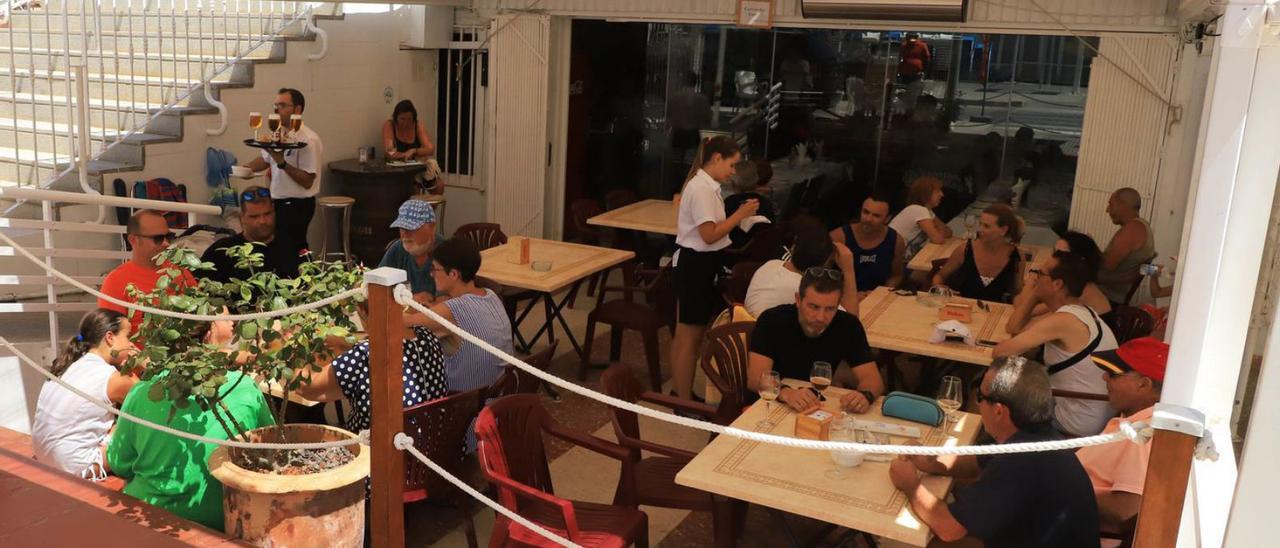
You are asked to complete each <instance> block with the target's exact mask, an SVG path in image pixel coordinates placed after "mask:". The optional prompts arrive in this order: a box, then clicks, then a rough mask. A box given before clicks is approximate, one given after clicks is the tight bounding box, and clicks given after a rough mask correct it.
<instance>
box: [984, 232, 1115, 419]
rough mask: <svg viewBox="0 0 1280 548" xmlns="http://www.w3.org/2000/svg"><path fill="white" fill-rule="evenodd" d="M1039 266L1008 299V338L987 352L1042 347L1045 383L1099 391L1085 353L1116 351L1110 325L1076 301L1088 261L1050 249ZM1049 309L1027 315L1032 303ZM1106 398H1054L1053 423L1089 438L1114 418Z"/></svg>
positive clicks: (1000, 355) (1009, 353) (1002, 354)
mask: <svg viewBox="0 0 1280 548" xmlns="http://www.w3.org/2000/svg"><path fill="white" fill-rule="evenodd" d="M1042 268H1043V270H1040V269H1033V270H1032V274H1033V275H1034V276H1035V279H1034V280H1033V281H1032V282H1031V283H1030V284H1027V285H1029V286H1030V288H1025V287H1024V288H1023V290H1022V291H1021V292H1020V293H1019V294H1018V296H1017V297H1015V298H1014V300H1013V313H1012V314H1011V315H1010V316H1009V323H1008V326H1007V328H1008V331H1009V334H1011V335H1013V338H1011V339H1008V340H1006V341H1004V342H1001V343H1000V344H998V345H996V347H995V348H994V349H993V350H992V356H994V357H996V358H1004V357H1007V356H1016V355H1019V354H1024V353H1027V352H1031V351H1033V350H1035V349H1036V348H1039V347H1041V346H1043V347H1044V363H1045V365H1046V366H1047V367H1048V369H1049V382H1050V383H1052V384H1053V388H1055V389H1058V390H1069V391H1072V392H1084V393H1087V394H1102V393H1103V391H1104V390H1106V385H1105V384H1104V383H1103V382H1102V379H1101V378H1099V377H1098V371H1097V370H1096V369H1094V367H1093V362H1092V361H1090V359H1089V355H1090V354H1093V353H1094V352H1103V351H1106V350H1115V348H1116V346H1117V345H1116V337H1115V335H1114V334H1113V333H1112V332H1111V327H1110V326H1108V325H1107V323H1106V322H1104V321H1102V318H1101V316H1099V315H1098V313H1097V312H1095V311H1094V310H1093V309H1092V308H1089V307H1088V306H1086V305H1085V304H1084V303H1083V302H1081V301H1080V298H1081V296H1082V295H1084V288H1085V286H1087V285H1088V284H1089V281H1090V280H1091V279H1092V278H1093V272H1092V271H1091V269H1090V268H1089V264H1088V261H1086V260H1085V259H1084V257H1082V256H1080V255H1077V254H1074V253H1064V252H1061V251H1058V252H1055V253H1054V254H1053V257H1050V258H1049V260H1048V261H1046V262H1045V263H1044V266H1043V267H1042ZM1041 303H1043V304H1044V305H1045V306H1046V307H1048V309H1049V310H1051V311H1053V312H1052V313H1049V314H1044V315H1041V316H1037V317H1032V316H1033V314H1034V312H1035V308H1036V305H1037V304H1041ZM1115 414H1116V413H1115V410H1114V409H1112V408H1111V406H1110V405H1107V402H1103V401H1093V400H1084V399H1079V398H1058V401H1057V405H1056V406H1055V408H1054V419H1053V425H1054V427H1056V428H1057V429H1058V430H1059V431H1061V432H1062V433H1063V434H1066V435H1069V436H1073V437H1074V436H1091V435H1093V434H1097V433H1098V432H1100V431H1101V430H1102V427H1103V426H1104V425H1106V424H1107V420H1109V419H1111V417H1113V416H1115Z"/></svg>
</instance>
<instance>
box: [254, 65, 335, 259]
mask: <svg viewBox="0 0 1280 548" xmlns="http://www.w3.org/2000/svg"><path fill="white" fill-rule="evenodd" d="M306 106H307V99H306V97H304V96H303V95H302V92H301V91H298V90H296V89H292V88H281V89H280V91H278V92H277V93H276V102H275V104H273V105H272V107H273V108H274V109H275V112H276V114H279V115H280V124H281V126H280V127H282V128H284V129H283V131H284V132H285V134H290V132H291V130H292V125H291V123H290V122H291V120H292V119H293V117H294V116H297V117H298V118H299V119H301V118H302V111H303V110H305V109H306ZM290 137H291V138H292V139H293V140H295V141H297V142H299V143H306V144H307V146H305V147H303V148H300V149H296V150H286V151H283V152H274V151H267V150H263V151H262V156H261V157H258V158H254V159H253V161H251V162H249V163H248V164H247V165H246V167H248V168H249V169H251V170H253V172H254V173H257V172H259V171H262V170H264V169H267V168H271V173H270V174H269V178H270V180H271V199H272V201H274V202H275V205H276V230H278V231H281V232H286V233H288V234H289V236H291V238H290V239H292V240H294V241H296V242H301V243H302V244H303V246H304V247H306V243H307V227H309V226H311V218H312V217H314V216H315V213H316V195H317V194H319V193H320V169H321V167H323V164H322V163H321V159H322V158H323V157H324V144H323V143H321V142H320V136H319V135H317V134H316V132H315V131H312V130H311V127H310V126H308V125H306V124H301V125H300V126H299V127H298V129H297V130H296V131H292V134H291V135H290Z"/></svg>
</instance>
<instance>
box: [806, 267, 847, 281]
mask: <svg viewBox="0 0 1280 548" xmlns="http://www.w3.org/2000/svg"><path fill="white" fill-rule="evenodd" d="M804 274H805V275H806V276H809V277H811V278H821V277H823V276H825V277H827V278H831V279H832V280H835V281H837V282H842V281H844V273H843V272H840V271H839V270H836V269H834V268H826V267H821V266H812V267H809V268H807V269H805V271H804Z"/></svg>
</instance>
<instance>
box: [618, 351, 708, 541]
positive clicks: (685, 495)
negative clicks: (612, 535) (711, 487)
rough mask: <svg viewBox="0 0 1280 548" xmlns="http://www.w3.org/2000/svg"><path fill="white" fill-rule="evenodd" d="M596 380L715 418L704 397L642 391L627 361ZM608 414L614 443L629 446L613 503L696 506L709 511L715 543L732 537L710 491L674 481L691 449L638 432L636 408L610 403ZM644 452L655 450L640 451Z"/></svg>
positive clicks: (625, 394) (623, 393) (624, 393)
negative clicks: (697, 399)
mask: <svg viewBox="0 0 1280 548" xmlns="http://www.w3.org/2000/svg"><path fill="white" fill-rule="evenodd" d="M600 385H601V386H602V387H603V388H604V392H605V393H606V394H608V395H610V396H613V397H615V398H618V399H620V400H623V401H626V402H630V403H636V402H638V401H644V402H648V403H654V404H657V405H661V406H663V407H667V408H670V409H675V410H680V411H684V412H686V413H692V414H695V415H700V416H702V417H705V418H707V419H711V418H714V417H715V415H716V408H715V407H712V406H710V405H707V404H704V403H698V402H694V401H689V400H684V399H680V398H677V397H674V396H668V395H665V394H660V393H658V392H653V391H645V390H644V388H643V387H642V386H640V382H639V381H637V380H636V377H635V375H633V374H632V373H631V369H630V367H628V366H627V365H626V364H622V363H615V364H613V365H612V366H610V367H609V369H607V370H605V372H604V374H603V375H601V376H600ZM609 411H610V415H609V418H610V420H611V422H612V423H613V432H614V435H615V436H617V438H618V443H620V444H622V446H623V447H626V448H628V449H630V450H631V456H630V457H629V458H630V461H631V466H630V470H631V471H632V472H633V473H632V474H631V475H630V476H627V475H623V476H621V477H619V478H618V491H617V494H616V495H615V498H614V501H613V502H614V504H622V505H625V506H634V505H637V504H643V505H646V506H661V507H663V508H679V509H682V510H696V511H699V512H713V515H712V522H713V524H714V529H715V534H716V538H717V540H721V541H722V542H719V543H717V544H718V545H721V546H725V545H729V544H731V543H732V542H731V541H732V538H731V537H729V536H727V535H732V527H733V523H732V521H731V520H732V518H731V517H728V515H727V514H725V515H720V514H721V513H720V512H715V510H716V507H715V504H714V500H713V499H712V497H711V494H710V493H707V492H706V491H702V490H698V489H693V488H691V487H685V486H683V485H679V484H677V483H676V474H677V473H679V472H680V470H681V469H683V468H684V467H685V465H686V464H689V461H691V460H693V457H694V456H696V454H695V453H692V452H690V451H685V450H683V449H677V448H675V447H670V446H667V445H662V444H659V443H654V442H651V441H645V440H644V439H642V438H641V436H640V421H639V418H638V417H637V416H636V414H635V413H632V412H630V411H626V410H623V409H619V408H617V407H613V406H610V407H609ZM644 452H649V453H654V454H656V456H647V457H646V456H644V455H643V453H644Z"/></svg>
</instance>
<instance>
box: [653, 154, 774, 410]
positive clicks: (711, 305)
mask: <svg viewBox="0 0 1280 548" xmlns="http://www.w3.org/2000/svg"><path fill="white" fill-rule="evenodd" d="M740 159H742V153H741V151H739V149H738V143H737V142H735V141H734V140H733V139H731V138H729V137H725V136H718V137H712V138H711V139H708V140H707V141H706V142H704V143H702V147H701V148H700V149H699V151H698V157H697V158H696V160H697V161H695V162H694V165H695V166H698V170H697V172H696V173H695V174H693V176H692V177H690V178H689V180H688V181H686V182H685V184H684V189H683V191H682V193H681V195H680V209H679V213H678V214H677V216H676V246H677V247H679V249H677V250H676V254H675V257H674V260H673V262H674V264H675V271H674V282H675V288H676V298H677V303H678V310H677V312H676V332H675V337H674V338H673V339H672V341H671V371H672V380H673V381H674V384H675V389H676V395H677V396H679V397H681V398H686V399H687V398H690V397H691V396H692V394H693V368H694V365H695V363H696V361H697V360H696V358H697V351H698V344H699V343H700V342H701V341H702V335H703V333H705V332H706V330H707V323H708V322H710V321H711V316H712V314H714V313H715V312H716V307H717V305H718V304H719V303H718V302H717V301H718V299H719V297H718V292H717V291H716V276H718V275H720V273H721V272H722V271H723V270H724V259H723V257H722V254H721V253H720V251H721V250H723V249H724V248H725V247H728V246H729V232H730V231H732V230H733V229H734V227H737V226H738V224H739V223H741V222H742V220H743V219H746V218H747V217H750V216H752V215H755V214H756V211H757V210H758V209H759V208H760V201H759V200H754V199H753V200H746V201H744V202H742V205H740V206H739V207H738V210H737V211H735V212H733V215H729V216H727V217H726V216H725V213H724V198H722V197H721V195H720V184H721V183H723V182H725V181H728V180H729V178H730V177H733V174H734V168H735V166H736V165H737V163H738V161H739V160H740Z"/></svg>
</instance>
